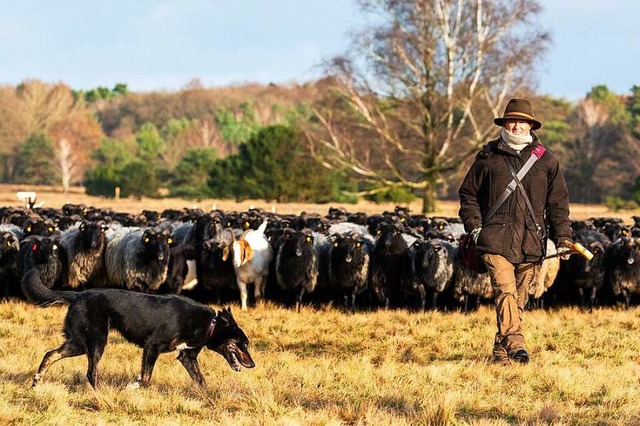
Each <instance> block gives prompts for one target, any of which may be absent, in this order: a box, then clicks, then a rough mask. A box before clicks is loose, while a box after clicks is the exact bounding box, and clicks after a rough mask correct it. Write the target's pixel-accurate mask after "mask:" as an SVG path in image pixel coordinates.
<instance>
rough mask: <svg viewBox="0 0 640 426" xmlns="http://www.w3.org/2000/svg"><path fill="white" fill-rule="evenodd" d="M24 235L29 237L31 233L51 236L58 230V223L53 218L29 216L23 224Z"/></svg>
mask: <svg viewBox="0 0 640 426" xmlns="http://www.w3.org/2000/svg"><path fill="white" fill-rule="evenodd" d="M22 229H23V231H24V236H25V237H28V236H29V235H43V236H46V237H50V236H51V235H53V233H54V232H56V224H55V222H54V221H53V220H51V219H44V220H43V219H41V218H29V219H27V220H26V221H25V223H24V226H23V228H22Z"/></svg>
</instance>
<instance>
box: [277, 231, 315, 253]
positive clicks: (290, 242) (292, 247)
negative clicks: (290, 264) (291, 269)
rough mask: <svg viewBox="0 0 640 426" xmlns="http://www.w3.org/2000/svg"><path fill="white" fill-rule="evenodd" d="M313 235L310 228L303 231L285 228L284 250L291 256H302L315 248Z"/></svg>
mask: <svg viewBox="0 0 640 426" xmlns="http://www.w3.org/2000/svg"><path fill="white" fill-rule="evenodd" d="M313 241H314V239H313V235H312V234H311V231H309V230H308V229H305V230H302V231H293V230H290V229H287V230H285V232H284V233H283V235H282V241H281V242H282V247H281V249H282V251H283V252H284V253H287V254H288V255H290V256H296V257H301V256H302V255H303V254H304V253H305V252H308V251H310V250H311V249H312V248H313Z"/></svg>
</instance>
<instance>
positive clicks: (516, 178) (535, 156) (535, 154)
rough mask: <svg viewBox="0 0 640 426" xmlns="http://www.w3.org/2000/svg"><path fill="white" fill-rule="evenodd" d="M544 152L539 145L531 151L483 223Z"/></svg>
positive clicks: (496, 209)
mask: <svg viewBox="0 0 640 426" xmlns="http://www.w3.org/2000/svg"><path fill="white" fill-rule="evenodd" d="M545 152H546V148H545V147H544V146H543V145H542V144H541V143H539V144H538V145H537V146H536V147H535V148H534V149H533V152H532V153H531V157H529V159H528V160H527V162H526V163H524V165H523V166H522V168H521V169H520V170H519V171H518V173H517V174H516V175H515V176H514V177H513V179H512V180H511V182H509V184H508V185H507V187H506V188H505V190H504V191H503V192H502V194H501V195H500V197H498V199H497V200H496V202H495V203H493V205H492V206H491V208H490V209H489V210H488V211H487V214H486V215H485V216H484V220H485V221H487V220H489V218H491V217H492V216H493V215H494V214H495V213H496V212H497V211H498V209H499V208H500V206H501V205H502V204H503V203H504V202H505V201H506V200H507V198H509V195H511V193H512V192H513V191H514V190H515V189H516V187H517V186H518V183H519V181H520V180H522V178H524V177H525V176H526V174H527V173H528V172H529V169H531V166H533V163H535V162H536V161H538V160H539V159H540V158H542V156H543V155H544V153H545ZM505 160H506V159H505ZM508 164H509V162H508V161H507V165H508ZM534 221H535V219H534Z"/></svg>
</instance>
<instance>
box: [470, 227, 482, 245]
mask: <svg viewBox="0 0 640 426" xmlns="http://www.w3.org/2000/svg"><path fill="white" fill-rule="evenodd" d="M481 230H482V226H478V227H477V228H476V229H474V230H473V231H471V238H473V242H474V243H476V244H478V235H480V231H481Z"/></svg>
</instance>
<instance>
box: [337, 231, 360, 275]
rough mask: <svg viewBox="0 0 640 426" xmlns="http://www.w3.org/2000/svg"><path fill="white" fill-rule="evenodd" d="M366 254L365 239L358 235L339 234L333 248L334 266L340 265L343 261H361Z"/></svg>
mask: <svg viewBox="0 0 640 426" xmlns="http://www.w3.org/2000/svg"><path fill="white" fill-rule="evenodd" d="M365 256H366V246H365V242H364V239H363V238H362V237H360V236H358V235H354V236H346V237H343V236H338V237H337V238H336V239H335V241H334V242H333V247H332V248H331V262H332V267H334V268H336V267H339V266H340V264H341V263H346V264H349V263H352V262H353V263H361V262H362V260H363V259H364V257H365Z"/></svg>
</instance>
